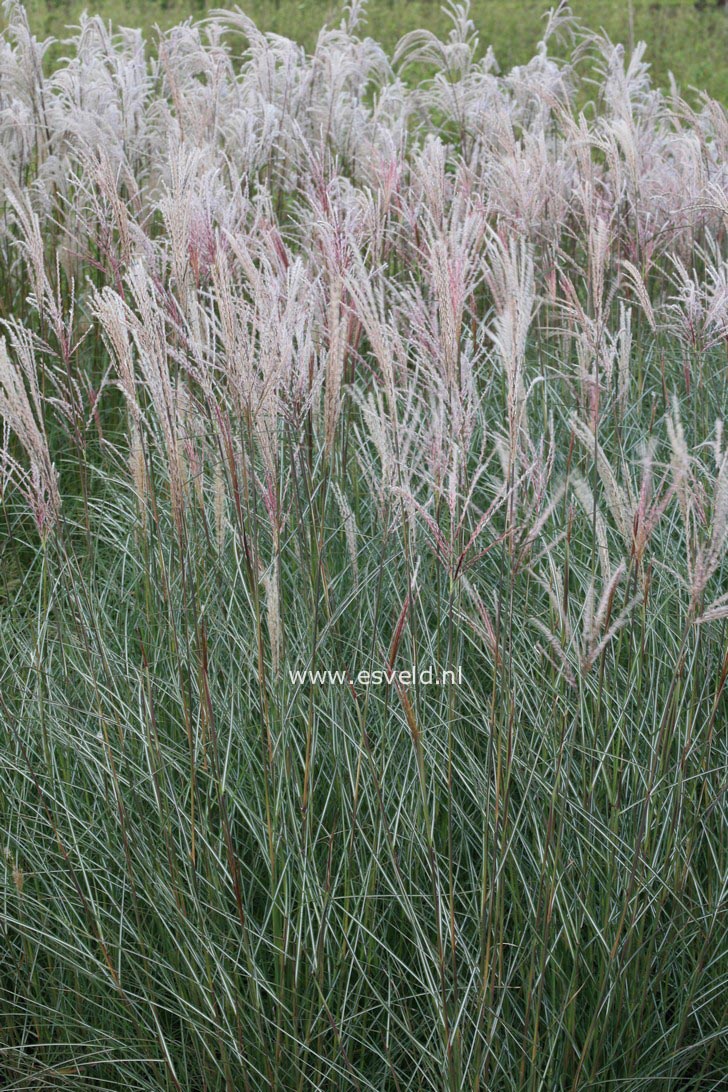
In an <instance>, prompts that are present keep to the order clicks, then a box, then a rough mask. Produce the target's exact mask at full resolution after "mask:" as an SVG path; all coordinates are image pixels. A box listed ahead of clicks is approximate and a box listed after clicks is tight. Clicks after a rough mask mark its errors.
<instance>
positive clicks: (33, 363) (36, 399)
mask: <svg viewBox="0 0 728 1092" xmlns="http://www.w3.org/2000/svg"><path fill="white" fill-rule="evenodd" d="M8 332H9V336H10V343H11V347H12V350H13V358H14V359H11V357H10V354H9V353H8V346H7V339H6V338H5V337H2V338H1V339H0V416H2V418H3V423H4V426H5V428H4V439H5V443H4V444H3V449H2V452H1V453H0V454H1V455H2V463H3V477H4V478H5V480H6V481H7V475H8V474H10V476H11V477H12V478H15V479H16V480H17V482H18V484H19V485H20V488H21V490H22V492H23V494H24V495H25V497H26V498H27V501H28V504H29V506H30V509H31V511H32V513H33V517H34V519H35V523H36V526H37V528H38V532H39V534H40V536H41V538H42V539H44V540H45V539H46V538H47V537H48V535H49V534H50V533H51V532H52V530H53V529H54V527H55V526H56V524H57V523H58V520H59V518H60V514H61V496H60V493H59V489H58V472H57V471H56V468H55V465H54V463H53V460H52V458H51V453H50V449H49V447H48V437H47V435H46V430H45V405H44V401H43V398H42V396H41V391H40V387H39V382H38V362H37V359H36V351H37V343H36V341H35V339H34V338H33V336H32V334H30V333H29V332H28V331H26V330H24V329H23V328H22V327H18V326H15V327H10V328H9V331H8ZM8 432H10V433H12V434H13V435H14V436H15V437H16V439H17V440H18V442H19V443H20V446H21V448H22V449H23V452H24V454H25V456H26V458H27V459H28V462H29V468H27V469H26V468H23V467H22V465H21V464H20V463H19V462H18V461H17V460H16V459H15V458H14V457H13V455H12V454H11V452H10V449H9V445H8V443H7V436H8Z"/></svg>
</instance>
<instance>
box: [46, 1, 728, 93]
mask: <svg viewBox="0 0 728 1092" xmlns="http://www.w3.org/2000/svg"><path fill="white" fill-rule="evenodd" d="M26 6H27V9H28V14H29V17H30V22H31V26H32V28H33V30H34V31H35V33H36V34H37V35H38V36H39V37H40V36H46V35H52V36H54V37H58V38H63V37H64V36H65V31H64V27H66V26H68V25H72V24H74V23H76V22H77V20H78V17H79V15H80V13H81V12H82V11H83V10H87V11H89V12H93V13H96V12H98V13H100V14H101V15H103V16H104V18H107V19H111V20H112V21H113V22H114V23H117V24H121V25H123V26H133V27H142V28H143V29H144V30H145V31H146V32H150V31H151V29H152V28H153V27H155V26H157V25H158V26H159V27H161V28H162V29H167V28H168V27H171V26H174V25H175V24H177V23H178V22H180V21H181V20H182V19H185V18H187V17H188V16H194V17H195V18H199V17H200V15H201V13H203V12H204V11H206V10H212V9H215V8H220V7H225V4H223V3H216V2H214V0H213V2H209V0H197V2H196V0H128V2H126V3H122V0H93V2H92V0H89V2H83V0H29V2H28V4H27V5H26ZM231 6H232V5H231ZM240 7H241V8H242V9H243V10H244V11H245V12H246V14H248V15H250V17H251V18H252V19H253V20H254V21H255V22H256V23H257V24H258V26H259V27H260V28H261V30H270V31H273V32H275V33H276V34H284V35H286V36H288V37H291V38H294V39H295V40H296V41H300V42H302V43H303V44H304V45H305V46H306V48H307V49H312V48H313V45H314V43H315V41H316V37H317V35H318V32H319V29H320V27H321V24H322V22H323V20H325V19H327V20H329V21H332V22H333V23H336V22H337V21H338V20H339V19H340V18H341V11H342V5H337V4H335V3H331V2H327V0H247V2H246V3H241V4H240ZM548 7H549V2H548V0H474V2H473V4H472V6H471V16H472V18H473V21H474V22H475V24H476V26H477V27H478V30H479V32H480V38H481V43H482V44H483V45H484V46H487V45H489V44H492V46H493V48H494V50H495V55H496V58H497V60H498V63H499V64H500V65H501V67H502V68H504V69H508V68H510V67H512V66H513V65H515V64H524V63H525V62H526V61H527V60H528V59H529V58H530V57H532V56H533V53H534V51H535V48H536V44H537V42H538V41H539V39H540V38H541V37H542V35H543V15H544V12H545V11H547V10H548ZM571 7H572V10H573V11H574V13H575V15H576V16H577V17H578V18H579V20H580V22H582V23H583V24H585V25H586V26H589V27H591V28H592V29H594V30H599V29H600V28H603V29H604V30H605V31H606V32H607V34H608V35H609V36H610V38H611V39H612V41H614V42H623V43H624V44H625V45H627V46H629V44H630V43H631V42H637V41H640V40H643V41H645V42H647V43H648V52H647V60H648V61H649V63H650V64H651V65H652V71H653V77H654V80H655V82H656V83H657V84H659V85H662V86H667V85H668V73H669V72H672V73H673V75H674V76H675V78H676V80H677V81H678V83H679V85H680V86H681V88H682V90H683V91H686V90H687V89H688V88H689V87H696V88H700V89H704V90H706V91H707V92H708V94H710V95H712V96H713V97H715V98H718V99H720V100H721V101H722V102H728V63H726V58H727V57H728V6H725V5H722V4H719V3H715V0H705V2H704V3H700V2H698V3H695V2H694V0H634V2H633V3H630V2H629V0H574V3H573V4H572V5H571ZM367 11H368V22H367V31H368V33H369V34H371V35H372V37H373V38H375V39H376V40H377V41H378V42H381V43H382V45H384V46H385V48H387V49H388V50H389V51H391V50H392V49H393V48H394V46H395V44H396V43H397V41H398V39H399V38H401V37H402V35H404V34H406V33H407V32H408V31H411V30H414V29H416V28H418V27H428V28H429V29H430V30H433V31H434V32H435V33H437V34H439V35H441V34H443V33H445V32H446V31H447V28H448V25H449V24H448V20H447V16H446V15H445V13H444V12H443V10H442V7H441V4H440V3H439V2H438V0H370V2H369V3H368V5H367ZM630 12H632V14H631V15H630ZM58 52H59V51H57V52H56V54H55V55H56V56H57V55H58Z"/></svg>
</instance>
